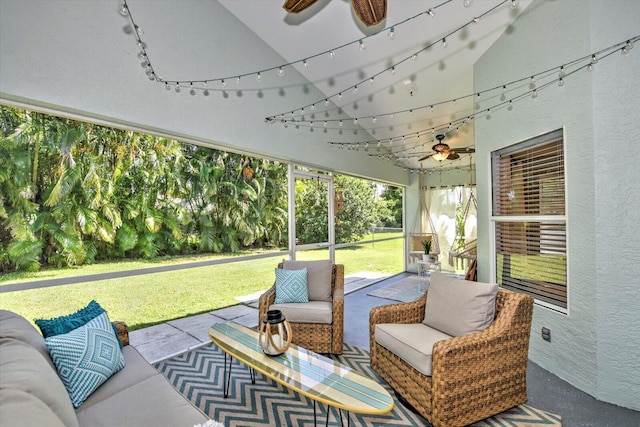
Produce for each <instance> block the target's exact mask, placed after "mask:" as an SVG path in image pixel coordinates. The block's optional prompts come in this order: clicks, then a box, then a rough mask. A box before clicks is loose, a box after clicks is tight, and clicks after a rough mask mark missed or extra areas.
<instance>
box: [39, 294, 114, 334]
mask: <svg viewBox="0 0 640 427" xmlns="http://www.w3.org/2000/svg"><path fill="white" fill-rule="evenodd" d="M104 312H105V311H104V308H102V307H101V306H100V304H98V303H97V302H96V301H94V300H92V301H91V302H90V303H89V304H88V305H87V306H86V307H84V308H81V309H80V310H78V311H76V312H75V313H71V314H68V315H66V316H60V317H54V318H53V319H36V320H35V323H36V325H38V327H39V328H40V331H41V332H42V336H43V337H45V338H47V337H50V336H53V335H60V334H66V333H67V332H70V331H72V330H74V329H76V328H79V327H80V326H83V325H85V324H86V323H87V322H88V321H89V320H92V319H95V318H96V317H98V316H99V315H100V314H102V313H104Z"/></svg>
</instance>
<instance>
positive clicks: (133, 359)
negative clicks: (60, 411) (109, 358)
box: [76, 345, 161, 412]
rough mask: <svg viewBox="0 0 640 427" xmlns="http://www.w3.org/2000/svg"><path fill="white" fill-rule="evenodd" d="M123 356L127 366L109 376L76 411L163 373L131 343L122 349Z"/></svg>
mask: <svg viewBox="0 0 640 427" xmlns="http://www.w3.org/2000/svg"><path fill="white" fill-rule="evenodd" d="M122 356H123V357H124V361H125V367H124V368H122V369H121V370H120V371H118V372H116V373H115V374H113V375H112V376H111V378H109V381H106V382H105V383H104V384H102V385H101V386H100V387H98V388H97V389H96V391H94V392H93V393H91V395H90V396H89V397H88V398H87V400H85V401H84V403H83V404H82V406H80V408H78V409H76V412H77V411H79V410H83V409H85V408H88V407H89V406H91V405H95V404H96V403H98V402H102V401H103V400H106V399H108V398H110V397H111V396H113V395H114V394H116V393H119V392H121V391H122V390H125V389H127V388H129V387H131V386H132V385H134V384H137V383H139V382H141V381H144V380H146V379H147V378H149V377H152V376H154V375H161V374H160V373H159V372H158V371H156V370H155V369H154V368H153V366H151V365H150V364H149V363H148V362H147V361H146V360H145V359H144V358H143V357H142V355H141V354H140V353H138V350H136V349H135V348H134V347H133V346H131V345H128V346H125V347H124V348H123V349H122Z"/></svg>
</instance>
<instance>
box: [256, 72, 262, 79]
mask: <svg viewBox="0 0 640 427" xmlns="http://www.w3.org/2000/svg"><path fill="white" fill-rule="evenodd" d="M256 80H257V81H260V80H262V74H260V71H258V73H257V74H256Z"/></svg>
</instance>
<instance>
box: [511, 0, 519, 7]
mask: <svg viewBox="0 0 640 427" xmlns="http://www.w3.org/2000/svg"><path fill="white" fill-rule="evenodd" d="M516 7H518V0H511V8H512V9H515V8H516Z"/></svg>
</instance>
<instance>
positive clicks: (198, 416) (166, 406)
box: [77, 374, 207, 427]
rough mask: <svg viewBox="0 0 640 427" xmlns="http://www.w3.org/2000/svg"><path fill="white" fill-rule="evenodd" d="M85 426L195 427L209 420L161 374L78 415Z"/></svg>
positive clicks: (83, 409)
mask: <svg viewBox="0 0 640 427" xmlns="http://www.w3.org/2000/svg"><path fill="white" fill-rule="evenodd" d="M77 415H78V422H79V423H80V425H81V426H88V427H89V426H90V427H113V426H163V427H174V426H175V427H178V426H179V427H185V426H188V427H192V426H193V425H195V424H198V423H204V422H205V421H206V420H207V417H205V416H204V415H203V414H202V412H200V410H198V409H197V408H196V407H195V406H193V405H192V404H191V403H190V402H189V401H188V400H186V399H185V398H184V397H182V395H181V394H180V393H178V392H177V391H176V390H175V389H174V388H173V387H172V386H171V384H169V382H167V380H166V379H165V377H164V376H163V375H161V374H159V375H154V376H152V377H149V378H147V379H145V380H143V381H141V382H139V383H137V384H134V385H132V386H131V387H128V388H126V389H124V390H122V391H120V392H119V393H116V394H114V395H112V396H111V397H109V399H107V400H104V401H102V402H98V403H96V404H94V405H91V406H88V407H86V408H85V407H80V408H79V409H78V411H77Z"/></svg>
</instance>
